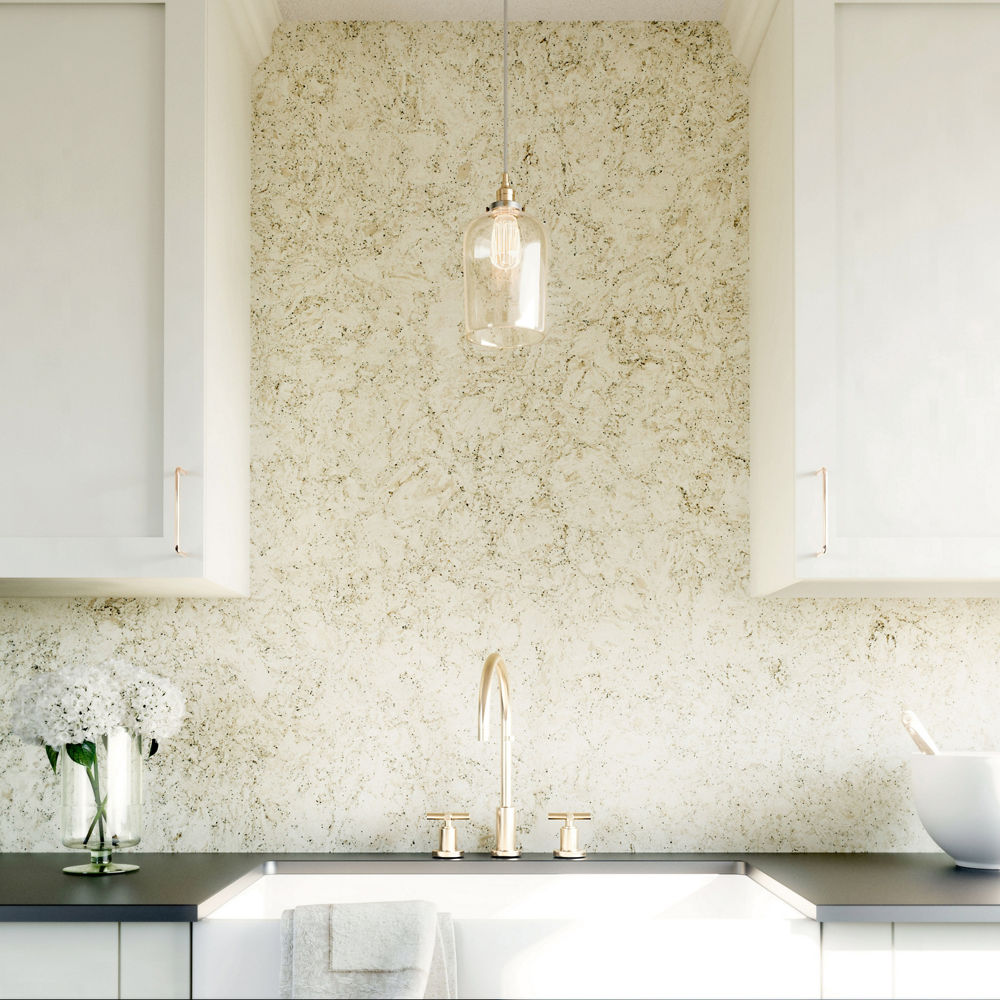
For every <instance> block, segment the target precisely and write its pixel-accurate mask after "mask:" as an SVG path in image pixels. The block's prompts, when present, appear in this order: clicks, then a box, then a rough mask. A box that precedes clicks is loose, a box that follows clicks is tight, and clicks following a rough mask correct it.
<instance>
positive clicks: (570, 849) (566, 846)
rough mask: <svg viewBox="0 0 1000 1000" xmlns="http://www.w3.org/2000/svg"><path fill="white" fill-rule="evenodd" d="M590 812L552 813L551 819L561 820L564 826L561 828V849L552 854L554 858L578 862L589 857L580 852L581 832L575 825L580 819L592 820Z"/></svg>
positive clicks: (550, 814)
mask: <svg viewBox="0 0 1000 1000" xmlns="http://www.w3.org/2000/svg"><path fill="white" fill-rule="evenodd" d="M591 818H592V816H591V814H590V813H589V812H568V811H567V812H550V813H549V819H561V820H562V821H563V825H562V826H561V827H560V828H559V849H558V850H556V851H553V852H552V856H553V857H554V858H570V859H574V860H577V859H579V858H585V857H586V856H587V855H586V853H585V852H584V851H581V850H580V838H579V834H580V831H579V830H577V828H576V827H575V826H574V825H573V823H574V822H575V821H576V820H578V819H591Z"/></svg>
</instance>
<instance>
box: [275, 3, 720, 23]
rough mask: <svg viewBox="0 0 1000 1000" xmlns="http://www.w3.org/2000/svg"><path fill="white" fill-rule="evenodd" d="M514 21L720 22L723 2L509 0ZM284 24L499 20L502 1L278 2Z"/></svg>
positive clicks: (510, 13)
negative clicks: (299, 22)
mask: <svg viewBox="0 0 1000 1000" xmlns="http://www.w3.org/2000/svg"><path fill="white" fill-rule="evenodd" d="M509 6H510V11H509V15H508V16H509V17H510V20H512V21H718V20H720V19H721V18H722V8H723V6H724V0H509ZM278 7H279V8H280V10H281V16H282V19H283V20H285V21H499V20H500V19H501V17H502V15H503V0H278Z"/></svg>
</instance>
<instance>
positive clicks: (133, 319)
mask: <svg viewBox="0 0 1000 1000" xmlns="http://www.w3.org/2000/svg"><path fill="white" fill-rule="evenodd" d="M254 6H255V5H254V3H250V2H248V3H246V4H243V3H240V2H234V3H229V2H226V0H160V2H152V3H127V2H110V3H109V2H100V3H97V2H81V0H77V2H62V3H47V2H37V3H10V2H7V0H0V95H2V96H0V134H2V135H3V139H4V152H3V155H2V156H0V232H2V239H0V287H2V291H0V347H2V354H0V357H2V363H0V425H2V427H3V434H2V435H0V467H2V470H3V489H2V490H0V595H3V596H31V595H38V594H53V595H111V596H126V595H153V596H155V595H176V596H181V595H227V594H245V593H246V592H247V590H248V552H249V539H248V534H249V529H248V503H249V497H248V478H249V445H248V436H249V429H248V425H249V403H248V399H249V340H250V337H249V323H250V303H249V272H250V264H249V242H250V239H249V238H250V219H249V213H250V207H249V202H250V199H249V173H250V170H249V155H250V126H249V119H250V77H251V73H252V70H253V66H254V65H255V64H256V62H257V61H258V59H259V58H260V56H261V55H262V54H263V53H262V52H261V51H260V50H259V48H258V50H257V51H255V50H254V48H255V47H254V44H253V27H254V26H255V25H253V24H250V23H249V21H248V17H249V13H252V12H253V9H254ZM248 12H249V13H248ZM257 27H260V26H259V25H257ZM262 34H263V37H264V38H266V37H267V36H268V35H269V31H267V28H266V26H264V29H263V31H262ZM178 468H181V469H183V470H185V473H186V474H184V475H180V474H178V473H177V472H176V470H177V469H178ZM178 550H179V551H178Z"/></svg>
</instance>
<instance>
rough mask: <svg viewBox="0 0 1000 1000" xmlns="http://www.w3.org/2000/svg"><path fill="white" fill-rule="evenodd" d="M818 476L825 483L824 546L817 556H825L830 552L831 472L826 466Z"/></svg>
mask: <svg viewBox="0 0 1000 1000" xmlns="http://www.w3.org/2000/svg"><path fill="white" fill-rule="evenodd" d="M816 475H817V476H819V477H820V479H822V481H823V545H822V547H821V548H820V549H819V551H818V552H817V553H816V555H817V556H825V555H826V554H827V552H828V551H829V550H830V470H829V469H827V467H826V466H825V465H824V466H823V467H822V468H821V469H820V470H819V471H818V472H817V473H816Z"/></svg>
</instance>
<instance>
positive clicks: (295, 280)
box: [0, 23, 1000, 851]
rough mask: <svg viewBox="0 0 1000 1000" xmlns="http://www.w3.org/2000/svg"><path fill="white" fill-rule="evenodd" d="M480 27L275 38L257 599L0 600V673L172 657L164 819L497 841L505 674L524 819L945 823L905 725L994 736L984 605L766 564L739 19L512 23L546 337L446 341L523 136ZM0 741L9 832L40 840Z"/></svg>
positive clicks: (265, 200) (163, 763)
mask: <svg viewBox="0 0 1000 1000" xmlns="http://www.w3.org/2000/svg"><path fill="white" fill-rule="evenodd" d="M498 45H499V30H498V29H497V27H496V26H491V25H484V24H472V23H460V24H406V25H401V24H384V23H367V24H303V25H295V26H284V27H282V28H281V29H279V31H278V32H277V34H276V36H275V40H274V52H273V54H272V55H271V57H270V58H269V59H268V60H267V61H266V62H265V63H263V64H262V65H261V67H260V68H259V70H258V73H257V77H256V85H255V114H254V127H253V143H254V146H253V230H254V243H253V274H254V313H253V330H254V342H253V362H252V363H253V370H252V378H253V411H252V462H253V470H252V497H251V503H252V539H251V545H252V588H253V590H252V596H251V598H250V599H249V600H242V601H241V600H220V601H205V600H159V601H150V600H72V601H70V600H62V599H59V600H56V599H51V600H50V599H46V600H31V601H27V600H26V601H6V602H2V603H0V629H2V663H3V666H2V670H3V685H2V688H0V717H4V725H3V730H4V732H5V733H6V731H7V726H6V723H5V718H6V714H7V709H8V708H9V692H10V686H11V684H12V683H14V682H16V681H17V679H19V678H20V677H22V676H24V675H25V674H26V673H27V672H28V671H29V670H31V669H33V668H42V669H45V668H49V667H51V666H54V665H56V664H58V663H61V662H63V661H65V660H66V659H69V658H74V657H79V656H88V657H95V658H103V657H106V656H110V655H112V654H116V655H121V656H126V657H130V658H133V659H134V660H135V661H137V662H141V663H142V664H144V665H146V666H148V667H149V668H151V669H154V670H158V671H161V672H163V673H165V674H167V675H169V676H171V677H172V678H174V679H175V680H176V681H177V683H178V684H179V685H180V686H181V687H182V688H183V690H184V692H185V694H186V696H187V699H188V703H189V715H188V718H187V721H186V722H185V725H184V728H183V730H182V732H181V735H180V736H179V737H177V738H176V739H174V740H172V741H171V742H170V743H168V744H167V745H166V746H165V747H164V748H163V750H162V751H161V753H160V754H159V755H158V756H157V757H156V758H154V759H153V760H152V761H151V762H150V764H149V767H148V770H147V777H148V781H147V804H146V818H145V836H144V839H143V846H144V847H145V848H146V849H148V850H180V851H185V850H190V851H195V850H230V851H233V850H241V849H262V850H317V851H330V850H385V851H411V850H420V851H423V850H429V849H430V847H431V845H432V840H433V828H432V824H430V823H429V822H427V821H426V820H425V819H424V818H423V813H424V812H425V811H426V810H428V809H447V808H452V809H468V810H469V811H471V813H472V816H473V820H472V822H471V824H470V829H468V830H463V831H462V833H461V835H460V840H461V841H462V842H463V845H464V846H465V847H466V848H468V849H476V848H477V847H478V848H483V847H485V846H486V844H487V840H488V837H489V831H490V829H491V826H492V821H493V810H494V808H495V806H496V804H497V800H498V792H499V747H498V745H497V742H496V739H495V737H494V740H493V741H492V742H490V743H489V744H479V743H477V742H476V731H475V700H476V692H477V686H478V681H479V671H480V668H481V666H482V661H483V659H484V658H485V656H486V655H487V654H488V653H489V652H491V651H493V650H494V649H499V650H500V651H501V652H502V653H503V655H504V657H505V659H506V661H507V664H508V666H509V669H510V672H511V681H512V692H513V710H514V727H515V728H514V731H515V743H514V782H513V783H514V800H515V804H516V805H517V806H518V807H519V817H520V828H521V835H522V841H523V845H524V847H525V848H526V849H528V850H536V851H542V850H548V849H550V848H551V847H552V846H554V844H555V835H556V825H555V824H553V823H549V822H548V821H547V820H546V819H545V814H546V812H547V811H548V810H550V809H564V808H579V809H585V808H589V809H592V810H593V813H594V822H593V823H592V824H591V825H590V826H589V827H586V828H585V830H584V831H583V833H584V838H585V842H586V844H587V845H588V846H589V847H591V848H592V849H596V850H629V849H632V848H634V849H636V850H727V849H759V850H771V849H775V850H798V849H806V850H842V851H851V850H867V849H870V850H892V849H918V850H919V849H931V848H932V844H931V842H930V840H929V839H928V838H927V837H926V835H925V834H924V833H923V831H922V830H921V828H920V825H919V823H918V821H917V818H916V815H915V813H914V812H913V809H912V808H911V805H910V801H909V794H908V789H907V779H906V771H905V764H904V761H905V758H906V756H907V754H908V752H909V750H910V746H909V744H908V740H907V738H906V736H905V734H904V732H903V730H902V728H901V727H900V726H899V724H898V714H899V709H900V706H901V704H902V703H904V702H906V703H909V704H911V705H912V706H913V707H914V708H916V709H917V710H918V711H919V712H920V714H921V715H922V716H923V717H924V718H925V721H926V722H927V723H928V725H929V726H930V727H931V728H932V730H933V731H934V733H935V734H936V735H937V738H938V740H939V742H941V743H942V744H944V745H945V746H949V747H953V748H961V747H973V746H975V747H996V746H997V745H998V744H1000V734H997V733H996V732H995V729H996V728H997V721H996V720H997V715H998V709H1000V693H998V692H997V688H996V682H995V679H996V673H997V667H996V663H997V659H998V647H1000V615H998V604H997V603H996V602H991V601H954V600H951V601H946V600H935V601H925V602H920V603H916V602H912V601H904V600H882V601H872V600H852V601H848V600H788V599H784V600H760V599H751V598H749V597H748V596H747V582H748V580H747V577H748V548H749V525H748V511H747V493H748V477H749V472H750V470H749V466H748V427H747V422H748V399H749V383H748V351H749V344H748V334H747V254H748V238H747V223H748V206H747V159H748V152H747V110H748V109H747V79H746V75H745V72H744V71H743V69H742V67H741V66H740V65H739V64H738V63H737V62H736V60H735V59H734V57H733V55H732V53H731V50H730V45H729V39H728V37H727V35H726V32H725V31H724V29H722V28H721V27H720V26H719V25H717V24H676V25H675V24H665V25H656V24H645V23H644V24H631V23H602V24H563V23H560V24H515V25H513V26H512V29H511V45H512V62H511V109H512V129H511V169H512V173H513V175H514V180H515V182H516V184H517V186H518V190H519V193H520V194H521V196H522V197H523V198H524V199H526V200H527V202H528V208H529V211H533V212H535V213H537V214H539V215H540V216H541V217H542V218H543V219H544V220H545V221H546V222H547V223H548V225H549V227H550V238H551V280H550V287H549V295H550V306H549V327H550V333H549V336H548V339H547V340H546V341H545V343H544V344H543V345H542V346H541V347H540V348H538V349H533V350H530V351H528V352H526V353H515V354H513V355H511V356H499V357H498V356H494V355H490V354H483V353H478V352H476V351H475V350H473V349H472V348H469V347H467V346H466V345H465V344H464V342H463V341H462V339H461V331H460V326H461V319H462V279H461V235H462V232H463V230H464V227H465V225H466V224H467V223H468V221H469V220H470V219H471V218H472V217H473V215H475V213H477V212H480V211H482V210H483V208H484V207H485V205H486V204H487V202H488V201H489V200H491V195H492V193H493V191H494V189H495V188H496V184H497V181H498V179H499V170H500V164H501V160H500V130H499V127H498V122H499V111H500V99H501V98H500V86H499V76H500V58H499V48H498ZM58 801H59V796H58V788H57V785H56V782H55V781H54V780H53V779H52V777H51V775H49V774H47V765H46V762H45V758H44V754H43V752H42V751H41V749H40V748H31V747H26V746H24V745H22V744H21V743H19V742H17V741H16V740H15V739H14V738H13V737H10V736H7V735H4V736H3V737H2V738H0V839H2V843H3V846H4V849H5V850H8V851H10V850H52V849H55V848H57V847H58V844H59V840H58V838H59V830H58V819H57V815H56V813H57V809H58Z"/></svg>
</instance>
